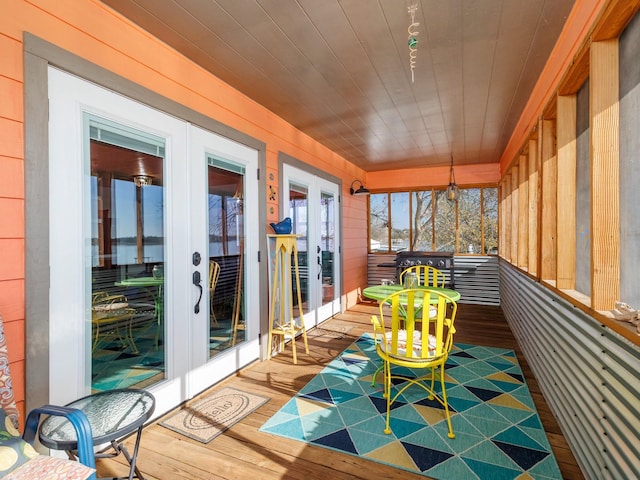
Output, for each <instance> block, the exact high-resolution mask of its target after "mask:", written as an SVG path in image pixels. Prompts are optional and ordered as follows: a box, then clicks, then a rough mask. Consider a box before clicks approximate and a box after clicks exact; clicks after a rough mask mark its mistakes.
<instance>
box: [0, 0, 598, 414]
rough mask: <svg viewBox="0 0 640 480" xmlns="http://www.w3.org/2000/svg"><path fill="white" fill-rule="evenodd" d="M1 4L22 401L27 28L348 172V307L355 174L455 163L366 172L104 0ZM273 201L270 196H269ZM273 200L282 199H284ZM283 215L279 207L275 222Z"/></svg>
mask: <svg viewBox="0 0 640 480" xmlns="http://www.w3.org/2000/svg"><path fill="white" fill-rule="evenodd" d="M597 3H598V2H595V0H592V1H587V0H583V1H580V0H578V2H577V5H584V6H585V8H595V7H593V6H591V5H592V4H597ZM600 3H602V2H600ZM590 6H591V7H590ZM0 8H1V9H2V13H0V313H1V314H2V316H3V319H4V322H5V328H6V331H7V340H8V346H9V350H10V357H11V368H12V374H13V380H14V387H15V393H16V396H17V398H18V400H19V406H20V407H21V408H22V407H23V405H24V358H25V356H24V351H25V338H24V317H25V313H24V312H25V309H24V297H25V285H24V251H25V244H24V224H25V219H24V135H23V128H24V112H23V80H24V79H23V44H22V38H23V33H24V32H30V33H32V34H34V35H36V36H38V37H40V38H43V39H44V40H46V41H48V42H50V43H52V44H55V45H57V46H59V47H61V48H63V49H65V50H67V51H69V52H72V53H74V54H76V55H78V56H80V57H82V58H85V59H87V60H89V61H91V62H93V63H95V64H97V65H100V66H102V67H104V68H107V69H109V70H110V71H113V72H115V73H116V74H118V75H120V76H122V77H125V78H127V79H129V80H132V81H134V82H136V83H138V84H140V85H142V86H144V87H147V88H149V89H151V90H153V91H155V92H157V93H159V94H161V95H164V96H166V97H167V98H170V99H172V100H174V101H176V102H179V103H181V104H183V105H185V106H187V107H189V108H192V109H193V110H196V111H199V112H201V113H203V114H205V115H208V116H209V117H212V118H214V119H216V120H218V121H220V122H222V123H225V124H227V125H229V126H231V127H233V128H235V129H237V130H240V131H242V132H245V133H246V134H248V135H251V136H253V137H255V138H257V139H259V140H261V141H263V142H265V143H266V145H267V168H268V172H276V173H277V154H278V151H283V152H285V153H286V154H288V155H290V156H292V157H295V158H298V159H299V160H301V161H304V162H308V163H310V164H313V165H314V166H315V167H318V168H321V169H324V170H327V171H330V172H331V173H332V174H333V175H336V176H339V177H341V178H342V179H343V191H342V198H343V200H344V201H343V238H344V242H343V253H344V255H343V258H344V273H345V276H344V291H345V301H346V305H347V306H350V305H353V304H354V303H356V301H357V293H358V290H359V289H360V288H361V287H363V286H364V285H365V284H366V254H367V244H366V243H367V218H366V198H363V197H352V196H350V195H349V191H348V190H349V185H350V184H351V182H352V181H353V180H354V179H362V180H364V182H365V184H366V185H367V187H369V188H394V187H398V188H399V187H403V186H407V185H408V182H407V178H412V179H413V180H412V181H415V182H417V183H416V185H415V186H425V185H427V184H431V185H446V184H447V183H448V167H446V168H438V169H430V170H428V171H424V170H412V171H410V172H409V175H408V174H407V172H375V173H370V174H368V175H366V174H365V172H363V171H362V170H361V169H360V168H358V167H356V166H355V165H353V164H351V163H349V162H348V161H346V160H345V159H344V158H342V157H340V156H339V155H337V154H335V153H333V152H331V151H330V150H328V149H327V148H326V147H324V146H322V145H321V144H319V143H317V142H315V141H313V140H312V139H310V138H309V137H307V136H306V135H304V134H303V133H302V132H300V131H299V130H296V129H295V128H293V127H292V126H291V125H290V124H288V123H286V122H285V121H284V120H282V119H281V118H279V117H277V116H276V115H274V114H272V113H271V112H269V111H267V110H266V109H264V108H263V107H261V106H260V105H257V104H256V103H255V102H253V101H251V100H249V99H248V98H246V97H244V96H243V95H242V94H240V93H239V92H237V91H235V90H234V89H232V88H230V87H229V86H228V85H226V84H225V83H223V82H222V81H220V80H219V79H217V78H216V77H214V76H212V75H211V74H209V73H207V72H206V71H204V70H203V69H201V68H199V67H197V66H196V65H194V64H193V63H191V62H190V61H189V60H187V59H186V58H184V57H182V56H180V55H178V54H177V53H176V52H175V51H174V50H173V49H171V48H169V47H167V46H166V45H164V44H162V43H160V42H158V41H157V40H156V39H154V38H153V37H152V36H151V35H150V34H148V33H146V32H145V31H143V30H141V29H140V28H138V27H137V26H135V25H133V24H131V23H130V22H129V21H127V20H126V19H124V18H122V17H120V16H119V15H117V14H115V13H114V12H113V11H111V10H110V9H108V8H107V7H106V6H105V5H103V4H102V3H100V2H98V1H97V0H56V1H52V0H3V1H2V3H1V4H0ZM576 18H577V19H578V20H579V19H580V18H582V17H579V16H576ZM576 21H577V20H576ZM512 141H516V142H517V140H512ZM495 177H496V172H495V168H494V167H493V166H478V167H473V168H469V169H467V168H464V167H456V180H457V182H458V183H459V184H465V183H473V184H475V183H491V182H495V181H497V180H496V179H495ZM275 178H276V179H277V178H278V177H277V175H276V177H275ZM278 193H279V192H278ZM265 201H266V202H269V200H268V198H267V199H265ZM273 204H274V205H275V206H276V207H277V200H276V202H273ZM278 217H279V215H278V213H277V210H276V213H274V215H273V216H271V217H270V218H269V219H268V220H269V221H272V220H276V219H278ZM43 221H44V219H43Z"/></svg>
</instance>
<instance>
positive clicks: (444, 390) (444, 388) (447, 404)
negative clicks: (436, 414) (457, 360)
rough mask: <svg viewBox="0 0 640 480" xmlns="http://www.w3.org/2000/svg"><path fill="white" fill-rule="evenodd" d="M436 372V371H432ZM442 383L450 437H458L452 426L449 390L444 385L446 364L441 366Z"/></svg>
mask: <svg viewBox="0 0 640 480" xmlns="http://www.w3.org/2000/svg"><path fill="white" fill-rule="evenodd" d="M432 373H433V374H435V371H434V372H432ZM440 383H441V385H442V400H443V401H444V410H445V413H446V415H447V425H448V426H449V433H448V435H447V436H448V437H449V438H456V434H455V433H453V427H452V426H451V414H450V413H449V402H448V401H447V390H446V387H445V386H444V365H442V366H441V367H440Z"/></svg>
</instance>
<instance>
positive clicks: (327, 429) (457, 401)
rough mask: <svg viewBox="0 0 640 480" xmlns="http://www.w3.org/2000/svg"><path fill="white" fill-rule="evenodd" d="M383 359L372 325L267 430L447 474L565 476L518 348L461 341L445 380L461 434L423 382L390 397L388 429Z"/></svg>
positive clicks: (553, 479)
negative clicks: (380, 374)
mask: <svg viewBox="0 0 640 480" xmlns="http://www.w3.org/2000/svg"><path fill="white" fill-rule="evenodd" d="M379 365H380V359H379V357H378V356H377V354H376V351H375V344H374V341H373V339H372V337H371V336H370V335H366V334H365V335H363V336H362V337H360V338H359V339H358V340H356V341H355V342H354V343H353V344H352V345H351V346H349V347H348V348H347V349H346V350H345V351H344V352H342V354H341V355H339V356H338V357H337V358H336V359H334V360H333V361H332V362H330V363H329V364H328V365H327V366H326V367H325V368H324V369H323V370H322V371H321V372H320V373H319V374H318V375H316V376H315V377H314V378H313V379H312V380H311V381H310V382H309V383H308V384H307V385H305V386H304V387H303V388H302V389H301V390H300V392H298V393H297V394H296V395H295V396H294V397H293V398H292V399H291V400H289V402H287V403H286V404H285V405H284V406H283V407H282V408H281V409H280V410H279V411H278V412H277V413H276V414H275V415H274V416H272V417H271V418H270V419H269V420H267V422H266V423H265V424H264V425H263V426H262V427H261V428H260V431H262V432H267V433H271V434H274V435H279V436H282V437H286V438H291V439H295V440H299V441H303V442H307V443H309V444H312V445H317V446H321V447H323V448H329V449H332V450H336V451H340V452H344V453H347V454H350V455H357V456H362V457H364V458H367V459H370V460H372V461H376V462H380V463H384V464H388V465H391V466H394V467H396V468H399V469H403V470H407V471H411V472H415V473H418V474H422V475H424V476H426V477H430V478H435V479H441V480H444V479H447V480H450V479H453V480H455V479H467V478H477V479H481V480H484V479H486V480H495V479H501V478H505V479H506V478H522V479H526V478H536V479H541V480H559V479H561V478H562V476H561V474H560V469H559V468H558V464H557V462H556V460H555V458H554V456H553V453H552V451H551V447H550V445H549V441H548V439H547V437H546V434H545V432H544V430H543V429H542V424H541V422H540V419H539V417H538V414H537V412H536V410H535V407H534V403H533V400H532V399H531V394H530V393H529V390H528V388H527V386H526V383H525V381H524V376H523V375H522V371H521V370H520V366H519V365H518V361H517V358H516V356H515V353H514V352H513V351H512V350H506V349H501V348H492V347H484V346H477V345H469V344H455V345H454V347H453V349H452V353H451V355H450V357H449V360H448V361H447V365H446V377H445V382H446V385H447V397H448V399H449V407H450V411H451V421H452V423H453V430H454V432H455V434H456V438H455V439H449V438H448V436H447V434H448V428H447V422H446V417H445V413H444V409H443V407H442V406H441V405H440V404H439V403H438V402H436V401H433V400H429V399H428V398H427V397H426V395H427V394H426V392H425V391H424V390H422V389H420V388H418V387H412V388H409V389H407V390H406V391H405V392H404V393H403V394H402V395H401V397H400V398H399V399H398V400H396V402H394V403H393V404H392V411H391V422H390V423H391V429H392V433H391V434H389V435H387V434H384V432H383V430H384V428H385V418H386V402H387V401H386V399H385V398H384V397H383V396H382V385H381V384H380V383H377V384H376V385H375V386H374V387H372V386H371V381H372V379H373V375H374V374H375V373H376V371H377V369H378V366H379ZM395 373H398V374H400V375H416V373H417V372H411V371H410V370H408V369H404V370H402V371H400V370H398V371H397V372H396V371H395V370H394V374H395ZM392 388H395V387H392ZM438 388H439V387H438Z"/></svg>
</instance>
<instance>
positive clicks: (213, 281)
mask: <svg viewBox="0 0 640 480" xmlns="http://www.w3.org/2000/svg"><path fill="white" fill-rule="evenodd" d="M218 278H220V264H219V263H218V262H216V261H215V260H210V261H209V292H210V293H212V292H213V291H214V290H215V289H216V285H217V284H218Z"/></svg>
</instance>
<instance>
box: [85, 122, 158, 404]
mask: <svg viewBox="0 0 640 480" xmlns="http://www.w3.org/2000/svg"><path fill="white" fill-rule="evenodd" d="M85 123H86V124H88V126H89V128H88V129H85V132H89V135H90V139H89V157H90V183H91V201H90V203H91V282H90V285H89V288H90V290H91V291H90V294H89V296H90V298H91V309H90V313H89V315H90V317H91V318H90V322H91V390H92V391H93V392H97V391H104V390H111V389H114V388H128V387H137V388H142V387H146V386H149V385H151V384H153V383H156V382H159V381H161V380H164V378H165V371H166V362H165V351H164V323H165V322H164V310H165V309H164V295H163V293H164V263H165V262H164V233H163V232H164V205H163V193H164V189H163V179H162V172H163V155H164V140H163V139H159V138H155V137H153V136H149V135H147V134H145V133H143V132H140V131H136V130H134V129H130V128H125V127H123V126H117V125H115V124H113V123H112V122H108V121H105V120H102V119H100V118H97V117H95V116H92V115H89V114H85ZM133 145H135V146H137V147H138V148H129V147H130V146H133Z"/></svg>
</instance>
